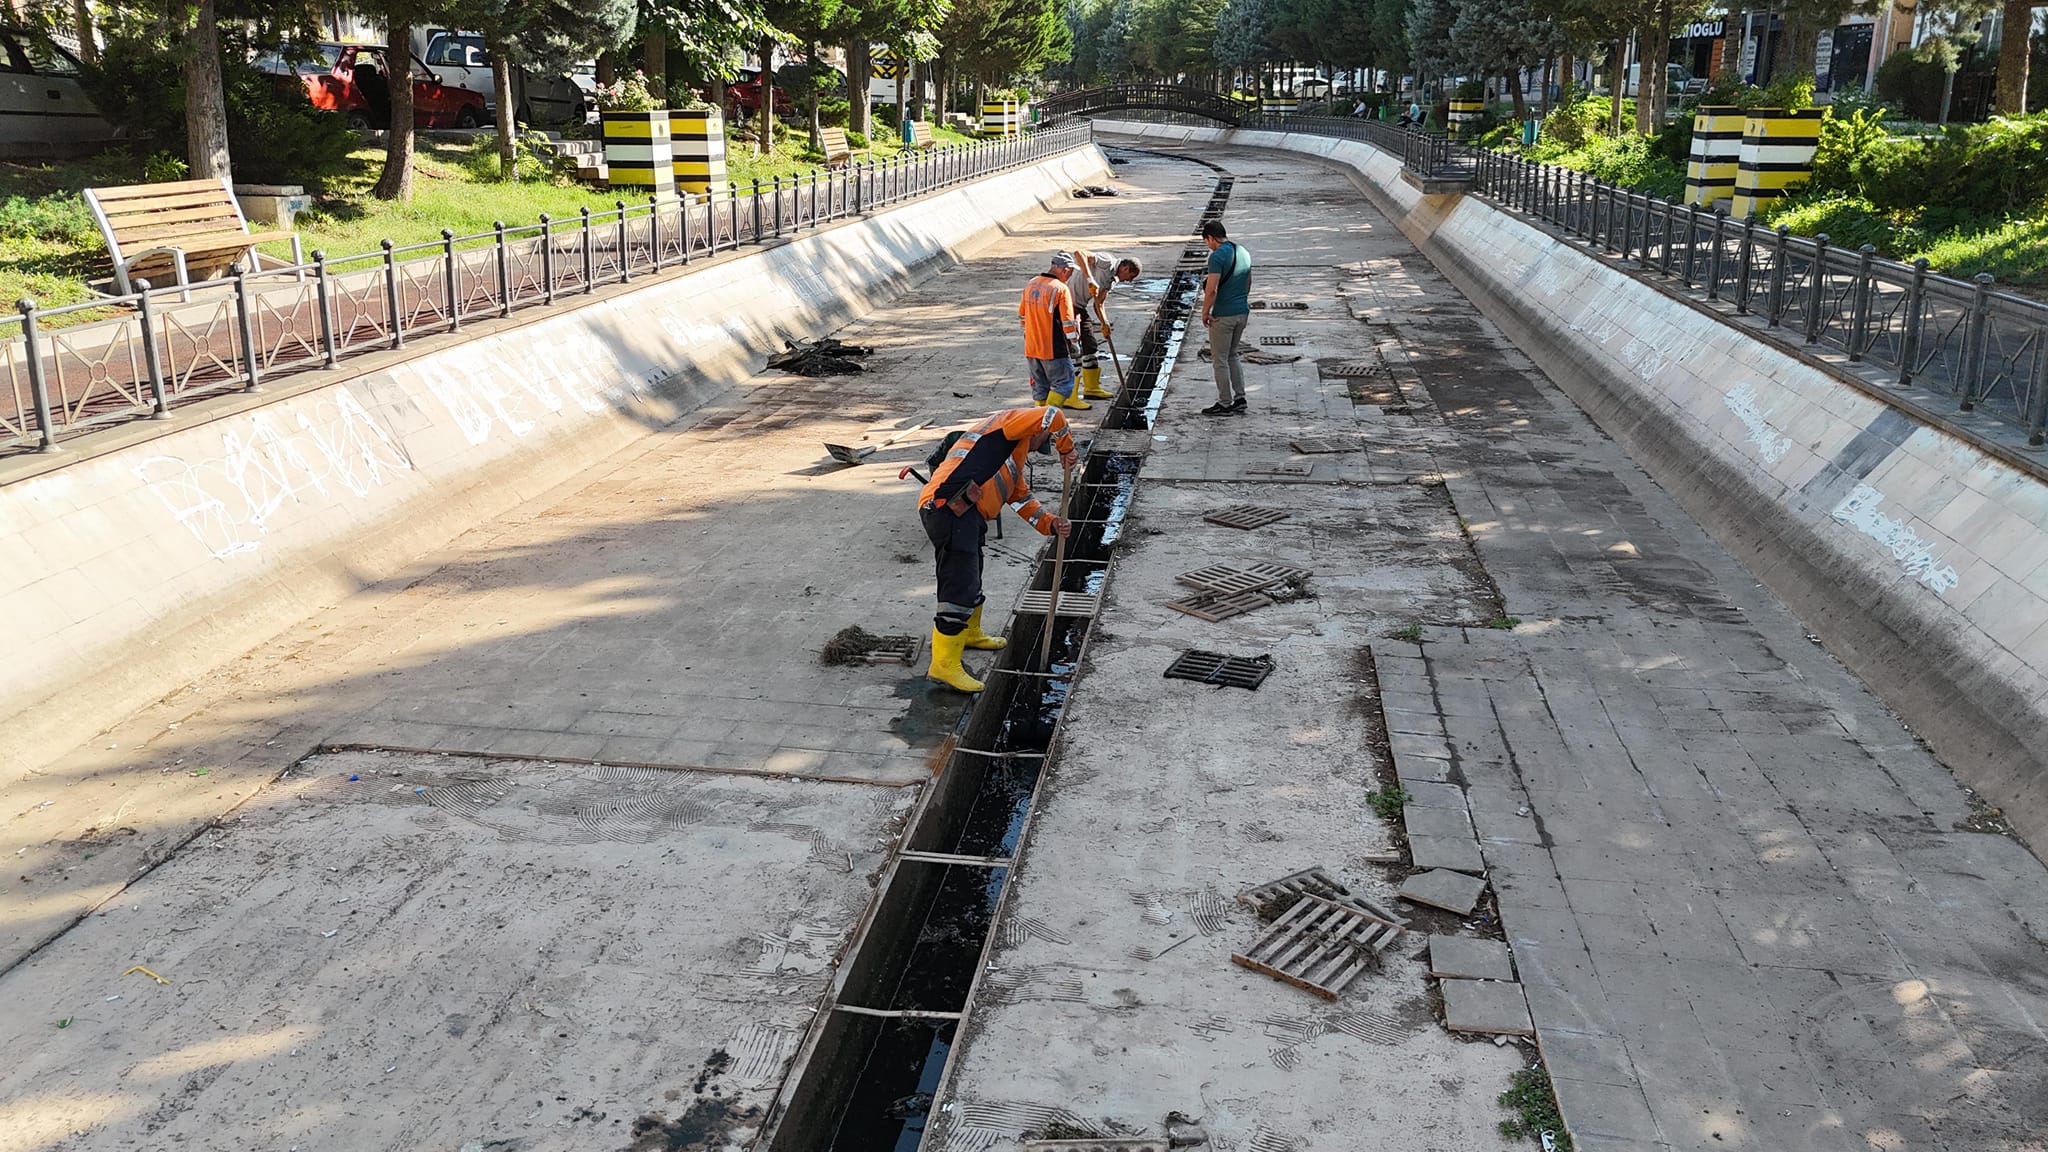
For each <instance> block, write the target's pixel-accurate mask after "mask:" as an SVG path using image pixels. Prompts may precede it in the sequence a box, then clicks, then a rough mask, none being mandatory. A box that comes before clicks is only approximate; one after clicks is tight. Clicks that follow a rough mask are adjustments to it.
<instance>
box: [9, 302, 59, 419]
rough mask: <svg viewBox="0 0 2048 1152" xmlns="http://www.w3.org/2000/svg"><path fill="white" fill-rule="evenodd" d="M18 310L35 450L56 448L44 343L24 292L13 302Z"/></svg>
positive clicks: (33, 305) (33, 311)
mask: <svg viewBox="0 0 2048 1152" xmlns="http://www.w3.org/2000/svg"><path fill="white" fill-rule="evenodd" d="M14 307H15V308H16V310H18V311H19V312H20V313H21V351H22V354H23V355H25V356H27V357H28V391H29V396H30V397H31V398H32V399H34V401H35V405H36V433H37V435H38V440H37V442H36V451H38V452H55V451H56V450H57V433H56V430H55V429H53V428H52V427H51V426H50V385H49V382H48V381H47V380H46V379H45V378H44V376H43V344H42V341H41V340H39V339H37V338H36V336H37V333H36V302H35V301H34V300H31V299H29V298H28V297H26V296H24V297H22V298H21V299H19V300H17V301H15V302H14Z"/></svg>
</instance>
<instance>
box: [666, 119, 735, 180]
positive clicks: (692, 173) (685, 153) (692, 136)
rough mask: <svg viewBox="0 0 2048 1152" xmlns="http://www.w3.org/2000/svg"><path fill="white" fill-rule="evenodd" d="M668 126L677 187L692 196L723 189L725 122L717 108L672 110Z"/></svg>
mask: <svg viewBox="0 0 2048 1152" xmlns="http://www.w3.org/2000/svg"><path fill="white" fill-rule="evenodd" d="M668 125H669V141H670V144H671V145H672V149H671V151H670V155H671V156H672V157H674V161H675V183H676V187H678V188H680V189H681V190H683V191H684V192H693V193H694V192H709V191H711V190H712V189H714V188H723V187H725V121H724V119H723V118H722V117H721V116H720V115H719V112H718V109H716V108H685V109H682V110H680V111H671V112H670V113H669V114H668Z"/></svg>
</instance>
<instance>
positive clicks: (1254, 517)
mask: <svg viewBox="0 0 2048 1152" xmlns="http://www.w3.org/2000/svg"><path fill="white" fill-rule="evenodd" d="M1292 515H1293V513H1291V512H1288V511H1287V510H1285V509H1282V508H1268V507H1265V506H1264V505H1260V504H1232V505H1230V506H1229V507H1227V508H1218V509H1216V510H1215V511H1214V512H1205V513H1203V514H1202V519H1204V520H1207V521H1208V522H1209V523H1211V524H1221V525H1222V526H1224V527H1225V528H1242V529H1245V530H1247V531H1248V530H1250V529H1253V528H1264V527H1265V526H1266V525H1268V524H1277V523H1279V522H1280V521H1282V520H1285V519H1287V518H1288V517H1289V516H1292Z"/></svg>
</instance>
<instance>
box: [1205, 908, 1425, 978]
mask: <svg viewBox="0 0 2048 1152" xmlns="http://www.w3.org/2000/svg"><path fill="white" fill-rule="evenodd" d="M1406 931H1407V929H1405V928H1403V927H1401V926H1400V925H1399V924H1394V923H1390V922H1388V921H1385V920H1382V919H1380V918H1379V917H1377V916H1372V915H1369V914H1367V913H1364V912H1361V911H1359V910H1358V909H1356V908H1349V907H1346V906H1344V905H1342V904H1334V903H1332V902H1330V901H1328V900H1325V899H1323V898H1322V897H1320V896H1303V897H1302V898H1301V899H1300V900H1298V901H1296V902H1295V905H1294V907H1292V908H1289V909H1288V910H1287V911H1286V913H1284V914H1283V915H1282V916H1281V917H1280V918H1279V919H1278V920H1275V921H1273V923H1272V925H1271V926H1270V927H1268V928H1267V929H1266V931H1265V932H1264V934H1262V935H1261V936H1260V937H1259V938H1258V940H1257V941H1255V942H1254V943H1253V944H1252V946H1251V947H1250V948H1247V949H1245V950H1244V951H1243V952H1235V953H1232V954H1231V957H1230V959H1231V961H1232V962H1233V963H1236V964H1241V965H1243V966H1244V967H1246V968H1250V969H1251V970H1252V971H1254V972H1264V973H1265V974H1266V975H1268V976H1271V977H1273V978H1274V979H1276V980H1284V981H1286V982H1287V983H1289V984H1292V985H1294V986H1295V987H1297V988H1305V989H1307V990H1309V991H1310V992H1313V993H1315V994H1316V995H1318V996H1321V997H1323V998H1324V999H1326V1000H1335V999H1336V998H1337V997H1338V996H1340V995H1342V994H1343V992H1344V989H1345V988H1347V987H1349V986H1350V985H1351V982H1352V981H1354V980H1356V979H1358V977H1359V976H1360V975H1361V974H1363V973H1364V972H1365V970H1366V969H1367V968H1370V967H1373V966H1374V965H1376V964H1378V963H1379V954H1380V953H1381V952H1382V951H1384V950H1385V949H1386V947H1387V945H1389V944H1391V943H1393V942H1394V941H1395V940H1396V939H1398V938H1400V936H1401V934H1402V933H1403V932H1406Z"/></svg>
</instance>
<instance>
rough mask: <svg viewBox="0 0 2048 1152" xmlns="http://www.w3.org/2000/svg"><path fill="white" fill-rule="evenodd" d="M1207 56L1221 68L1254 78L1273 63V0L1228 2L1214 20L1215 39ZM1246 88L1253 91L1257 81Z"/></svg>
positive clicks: (1233, 0) (1252, 80)
mask: <svg viewBox="0 0 2048 1152" xmlns="http://www.w3.org/2000/svg"><path fill="white" fill-rule="evenodd" d="M1209 54H1210V55H1211V56H1213V57H1215V59H1216V62H1217V63H1218V64H1220V65H1222V66H1223V67H1224V68H1226V69H1229V70H1233V71H1236V72H1240V73H1247V74H1256V73H1257V72H1258V70H1259V69H1260V68H1262V67H1263V66H1264V65H1265V64H1267V63H1268V62H1270V61H1271V60H1273V59H1274V58H1275V57H1276V55H1277V53H1276V52H1275V50H1274V48H1273V0H1229V3H1228V4H1226V5H1224V8H1223V11H1222V12H1220V13H1218V14H1217V16H1216V37H1215V39H1214V40H1212V41H1211V42H1210V45H1209ZM1246 86H1247V87H1249V88H1251V89H1252V90H1254V91H1256V90H1257V89H1258V87H1259V83H1258V80H1257V79H1256V78H1253V79H1251V80H1249V81H1247V82H1246Z"/></svg>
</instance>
